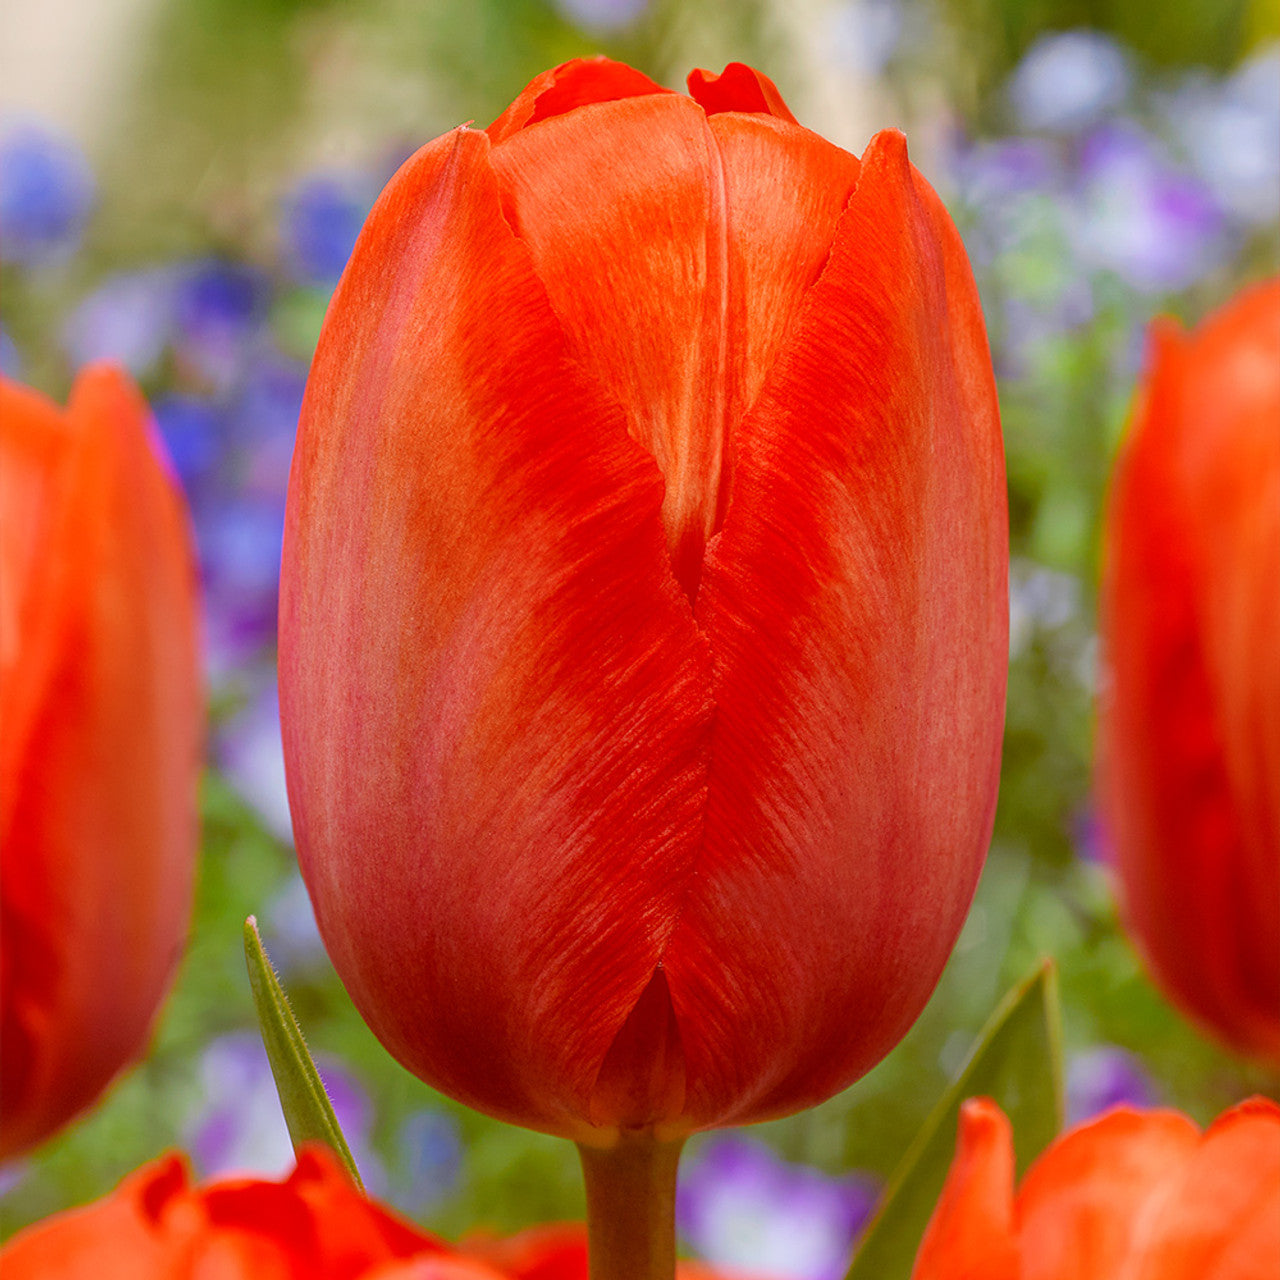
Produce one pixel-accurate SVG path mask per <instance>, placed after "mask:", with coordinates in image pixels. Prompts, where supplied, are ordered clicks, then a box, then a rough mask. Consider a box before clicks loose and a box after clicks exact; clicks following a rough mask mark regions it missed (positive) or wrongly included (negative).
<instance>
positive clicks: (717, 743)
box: [663, 134, 1008, 1123]
mask: <svg viewBox="0 0 1280 1280" xmlns="http://www.w3.org/2000/svg"><path fill="white" fill-rule="evenodd" d="M1003 486H1004V467H1003V450H1002V445H1001V438H1000V431H999V422H998V416H997V410H996V401H995V390H994V385H993V381H992V375H991V368H990V362H989V358H988V355H987V349H986V338H985V330H984V328H983V323H982V315H981V309H980V307H979V304H978V299H977V294H976V290H975V289H974V286H973V281H972V277H971V275H970V273H969V269H968V264H967V260H966V259H965V256H964V251H963V248H962V246H961V244H960V240H959V236H958V234H957V233H956V231H955V228H954V227H953V226H952V224H951V222H950V220H949V219H948V218H947V216H946V214H945V212H944V211H943V210H942V208H941V205H940V204H939V203H938V201H937V198H936V196H934V195H933V193H932V192H931V191H930V190H929V189H928V187H927V186H926V185H925V184H924V182H923V180H921V179H920V178H919V177H918V175H915V173H914V171H913V170H912V169H911V168H910V166H909V164H908V162H907V158H906V150H905V145H904V143H903V140H902V139H901V137H900V135H896V134H880V135H878V136H877V138H876V139H875V140H874V141H873V142H872V144H871V145H870V146H869V147H868V149H867V152H866V154H865V155H864V157H863V161H862V166H861V173H860V177H859V182H858V187H857V190H856V192H855V193H854V195H853V197H852V198H851V199H850V202H849V205H848V208H847V209H846V210H845V212H844V214H843V216H842V218H841V222H840V225H839V229H838V231H837V233H836V238H835V243H834V246H833V248H832V251H831V255H830V259H829V261H828V262H827V265H826V268H825V270H824V271H823V273H822V275H821V276H820V278H819V279H818V281H817V283H816V284H814V285H813V286H812V288H811V289H810V290H809V292H808V294H807V296H806V297H805V299H804V302H803V307H802V310H801V313H800V316H799V319H798V321H797V323H796V326H795V330H794V332H793V334H792V336H791V339H790V341H789V343H788V344H787V345H786V346H785V347H784V349H783V350H782V352H781V354H780V355H779V356H778V357H777V361H776V363H775V365H774V367H773V369H772V370H771V372H770V373H769V375H768V376H767V378H766V380H765V383H764V386H763V389H762V391H761V393H760V396H759V399H758V401H757V402H756V404H755V406H754V408H753V409H752V410H751V411H750V412H749V413H748V414H747V415H746V417H745V418H744V419H743V422H742V424H741V426H740V428H739V430H738V433H737V436H736V462H735V470H734V477H733V483H732V488H731V493H730V498H729V505H728V509H727V512H726V515H725V521H724V526H723V528H722V530H721V531H720V533H719V536H718V538H717V539H716V540H714V541H713V542H712V544H711V546H710V548H709V550H708V555H707V560H706V564H705V566H704V570H703V577H702V589H701V593H700V595H699V597H698V601H697V610H696V612H697V617H698V620H699V623H700V625H701V627H702V628H703V630H704V632H705V633H706V635H707V636H708V638H709V640H710V642H711V645H712V650H713V653H714V655H715V664H716V666H715V683H714V690H715V700H716V707H717V712H716V720H715V729H714V736H713V739H712V757H711V766H710V781H709V786H710V791H709V800H708V813H707V826H706V835H705V843H704V848H703V852H702V855H701V857H700V859H699V865H698V872H699V874H698V878H697V880H696V881H694V882H693V883H692V884H691V886H690V890H689V893H688V895H687V897H686V899H685V902H684V908H683V912H682V915H681V918H680V921H679V924H678V926H677V928H676V931H675V933H674V934H673V936H672V940H671V943H670V945H669V947H668V949H667V951H666V953H665V955H664V957H663V964H664V968H665V971H666V974H667V979H668V982H669V985H670V990H671V996H672V1001H673V1004H674V1008H675V1012H676V1017H677V1020H678V1022H679V1025H680V1029H681V1034H682V1037H683V1044H684V1051H685V1055H686V1060H687V1066H688V1078H689V1081H690V1088H689V1102H688V1114H690V1115H691V1116H696V1117H697V1118H698V1120H699V1122H700V1123H710V1122H715V1123H726V1122H733V1121H734V1120H738V1119H745V1118H751V1119H760V1118H764V1117H766V1116H767V1115H769V1114H771V1113H772V1112H773V1110H774V1109H775V1108H777V1109H782V1108H784V1107H785V1108H787V1109H794V1108H796V1107H798V1106H803V1105H806V1104H807V1103H808V1102H812V1101H817V1100H819V1099H821V1098H824V1097H827V1096H830V1094H831V1093H833V1092H835V1091H836V1090H838V1089H839V1088H842V1087H843V1086H844V1085H845V1084H847V1083H848V1082H849V1081H850V1080H852V1079H854V1078H856V1077H857V1076H858V1075H859V1074H861V1073H862V1072H864V1071H865V1070H867V1069H868V1068H869V1067H870V1066H871V1065H872V1064H873V1063H874V1062H876V1061H877V1060H878V1059H879V1058H880V1057H881V1056H883V1054H884V1053H885V1052H886V1051H887V1050H888V1048H889V1047H890V1046H891V1045H892V1044H893V1043H895V1042H896V1040H897V1039H899V1038H900V1037H901V1035H902V1034H903V1033H904V1032H905V1030H906V1028H907V1027H908V1026H909V1025H910V1022H911V1021H912V1019H913V1018H914V1017H915V1016H916V1014H917V1013H918V1011H919V1010H920V1008H921V1007H922V1006H923V1004H924V1002H925V1000H926V999H927V997H928V995H929V993H930V991H931V990H932V989H933V986H934V984H935V983H936V981H937V976H938V974H939V973H940V972H941V969H942V966H943V963H944V962H945V960H946V957H947V955H948V953H949V951H950V949H951V946H952V944H953V942H954V939H955V936H956V934H957V932H958V930H959V927H960V924H961V922H962V920H963V916H964V912H965V909H966V907H967V904H968V902H969V900H970V897H971V895H972V891H973V888H974V885H975V884H976V881H977V876H978V872H979V870H980V868H981V864H982V859H983V856H984V854H985V852H986V845H987V841H988V839H989V836H990V831H991V823H992V819H993V814H994V803H995V793H996V782H997V778H998V771H999V758H1000V726H1001V720H1002V709H1003V704H1004V680H1005V669H1006V662H1007V620H1008V597H1007V560H1006V546H1007V543H1006V537H1007V532H1006V524H1005V516H1004V512H1005V505H1004V489H1003ZM975 512H983V513H988V514H987V515H986V518H985V519H984V520H977V519H975V517H974V513H975ZM904 884H910V885H913V886H916V889H915V890H914V891H913V892H912V893H909V894H904V893H903V891H902V886H903V885H904ZM868 1028H875V1031H874V1032H871V1033H869V1031H868ZM726 1043H732V1044H734V1045H736V1046H739V1049H738V1051H737V1052H735V1054H733V1055H732V1057H731V1058H728V1057H726V1056H725V1055H723V1054H721V1053H718V1052H717V1048H716V1046H718V1045H722V1044H726ZM793 1046H794V1047H793Z"/></svg>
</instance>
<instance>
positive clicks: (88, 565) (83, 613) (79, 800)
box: [0, 367, 202, 1156]
mask: <svg viewBox="0 0 1280 1280" xmlns="http://www.w3.org/2000/svg"><path fill="white" fill-rule="evenodd" d="M194 564H195V562H194V556H193V549H192V541H191V534H190V530H189V527H188V520H187V514H186V509H185V506H184V504H183V501H182V498H181V496H180V494H179V491H178V489H177V487H176V484H175V482H174V480H173V479H172V477H171V476H170V474H169V472H168V471H167V469H166V467H165V465H164V464H163V463H162V462H161V460H160V458H159V456H158V453H157V445H156V442H155V439H154V436H153V433H152V430H151V427H150V424H149V419H148V415H147V409H146V405H145V404H144V403H143V401H142V399H141V397H140V396H139V395H138V393H137V391H136V390H135V389H134V388H133V386H132V385H131V384H130V383H129V382H128V381H127V380H126V379H125V377H124V376H123V375H122V374H120V373H118V372H116V371H115V370H113V369H110V368H105V367H103V368H93V369H90V370H87V371H86V372H85V373H83V374H82V375H81V376H80V378H79V379H78V380H77V382H76V385H75V389H74V390H73V392H72V395H71V401H70V404H69V405H68V407H67V409H66V411H65V412H62V411H60V410H59V409H58V408H56V407H55V406H54V405H53V404H52V403H50V402H49V401H47V400H46V399H45V398H44V397H43V396H40V395H38V394H36V393H35V392H33V391H29V390H27V389H26V388H23V387H20V386H17V385H15V384H14V383H12V382H9V381H7V380H0V717H2V720H3V725H2V728H3V732H2V733H0V1156H8V1155H12V1154H14V1153H15V1152H19V1151H22V1150H24V1149H26V1148H28V1147H30V1146H32V1145H34V1144H35V1143H37V1142H39V1141H41V1140H42V1139H43V1138H46V1137H47V1136H49V1135H50V1134H51V1133H52V1132H53V1131H54V1130H56V1129H57V1128H58V1127H59V1126H60V1125H62V1124H64V1123H66V1121H68V1120H69V1119H71V1117H72V1116H74V1115H76V1114H77V1113H78V1112H79V1111H81V1110H83V1109H84V1108H85V1107H86V1106H88V1105H89V1104H90V1103H91V1102H92V1101H93V1100H94V1099H95V1098H96V1097H97V1096H98V1095H99V1094H100V1093H101V1092H102V1090H103V1089H104V1088H105V1087H106V1085H107V1084H108V1082H109V1081H110V1080H111V1078H112V1077H113V1076H114V1075H115V1074H116V1073H117V1072H118V1071H119V1070H120V1069H121V1068H122V1067H124V1066H125V1065H127V1064H128V1063H130V1062H132V1061H134V1060H135V1059H136V1058H138V1057H139V1056H140V1054H141V1053H142V1052H143V1050H144V1048H145V1046H146V1042H147V1038H148V1034H149V1032H150V1028H151V1024H152V1021H153V1019H154V1017H155V1013H156V1009H157V1007H158V1005H159V1003H160V1000H161V998H162V997H163V995H164V993H165V991H166V989H167V987H168V985H169V982H170V980H171V978H172V976H173V971H174V967H175V965H176V964H177V961H178V957H179V953H180V951H181V948H182V944H183V940H184V938H185V937H186V932H187V923H188V920H189V918H190V913H191V892H192V879H193V874H194V869H195V851H196V779H197V773H198V768H199V744H200V733H201V730H200V726H201V715H202V706H201V692H200V681H199V674H198V663H197V653H196V577H195V567H194Z"/></svg>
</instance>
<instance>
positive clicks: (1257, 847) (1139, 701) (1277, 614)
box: [1099, 284, 1280, 1061]
mask: <svg viewBox="0 0 1280 1280" xmlns="http://www.w3.org/2000/svg"><path fill="white" fill-rule="evenodd" d="M1151 366H1152V367H1151V372H1150V375H1149V377H1148V381H1147V386H1146V393H1145V397H1144V399H1143V401H1142V403H1141V404H1140V405H1139V406H1138V409H1137V411H1136V413H1135V421H1134V424H1133V428H1132V431H1131V434H1130V437H1129V441H1128V444H1127V446H1126V449H1125V452H1124V454H1123V455H1122V457H1121V460H1120V462H1119V463H1118V465H1117V469H1116V475H1115V479H1114V482H1113V486H1112V493H1111V496H1110V512H1109V530H1110V537H1109V541H1108V547H1107V551H1108V555H1107V565H1106V571H1105V574H1104V583H1103V599H1102V613H1103V621H1104V634H1105V637H1106V649H1105V657H1106V660H1107V664H1108V667H1109V670H1110V673H1111V674H1110V678H1109V680H1108V681H1107V684H1106V686H1105V690H1104V698H1103V715H1102V718H1101V728H1100V765H1099V779H1100V785H1101V788H1102V792H1103V801H1104V806H1105V812H1106V816H1107V821H1108V825H1109V826H1110V828H1111V834H1112V843H1113V846H1114V848H1115V850H1116V857H1117V864H1118V867H1119V871H1120V878H1121V882H1122V888H1123V890H1124V905H1125V914H1126V918H1127V921H1128V923H1129V924H1130V926H1131V928H1132V929H1133V931H1134V933H1135V935H1136V938H1137V940H1138V942H1139V943H1140V945H1141V947H1142V949H1143V951H1144V953H1145V955H1146V958H1147V960H1148V962H1149V964H1150V965H1151V967H1152V969H1153V970H1154V972H1155V974H1156V976H1157V977H1158V978H1159V980H1160V981H1161V984H1162V986H1164V988H1165V989H1166V990H1167V991H1169V992H1170V993H1171V994H1172V995H1173V996H1174V998H1175V999H1177V1000H1178V1001H1179V1003H1180V1004H1181V1005H1182V1006H1183V1007H1184V1008H1186V1009H1187V1011H1188V1012H1189V1013H1191V1014H1192V1015H1193V1016H1195V1017H1197V1018H1198V1019H1200V1020H1201V1021H1202V1022H1204V1023H1206V1024H1207V1025H1209V1026H1210V1027H1212V1028H1214V1029H1216V1030H1217V1032H1218V1033H1219V1034H1221V1035H1222V1036H1223V1037H1224V1038H1226V1039H1227V1040H1228V1041H1229V1042H1231V1043H1233V1044H1235V1045H1236V1046H1237V1047H1238V1048H1241V1049H1243V1050H1245V1051H1246V1052H1252V1053H1257V1054H1260V1055H1262V1056H1265V1057H1269V1058H1271V1059H1273V1060H1276V1061H1280V859H1277V857H1276V850H1277V848H1280V647H1278V646H1277V645H1276V643H1275V636H1276V635H1277V634H1278V633H1280V591H1276V590H1274V584H1275V582H1276V581H1278V580H1280V431H1277V429H1276V426H1275V423H1276V420H1277V416H1278V415H1280V284H1273V285H1269V286H1264V287H1262V288H1259V289H1256V290H1254V291H1252V293H1251V294H1248V295H1246V296H1245V298H1243V299H1242V300H1241V301H1240V302H1237V303H1235V304H1233V306H1232V307H1230V308H1228V309H1226V310H1225V311H1224V312H1223V313H1222V315H1221V317H1220V318H1218V319H1216V320H1215V321H1211V322H1209V324H1207V325H1206V326H1205V328H1204V329H1203V330H1201V331H1199V332H1197V334H1195V335H1194V336H1192V337H1190V338H1188V337H1186V336H1184V335H1183V334H1182V333H1181V332H1180V331H1179V330H1177V329H1176V328H1175V327H1174V326H1172V325H1169V324H1165V325H1160V326H1157V327H1155V328H1154V329H1153V333H1152V359H1151ZM1187 939H1194V940H1195V945H1193V946H1188V945H1187V943H1186V940H1187Z"/></svg>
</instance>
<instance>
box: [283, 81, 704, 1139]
mask: <svg viewBox="0 0 1280 1280" xmlns="http://www.w3.org/2000/svg"><path fill="white" fill-rule="evenodd" d="M613 105H614V104H608V105H607V106H606V107H605V108H591V109H592V110H602V109H608V108H609V107H610V106H613ZM622 105H625V104H622ZM584 110H585V109H584ZM551 127H552V126H551V124H548V125H547V126H545V128H546V129H548V130H549V129H550V128H551ZM542 131H543V130H541V129H539V130H529V131H527V132H526V133H524V134H522V135H519V136H520V137H532V136H534V135H535V134H538V133H541V132H542ZM513 141H514V140H513ZM508 145H511V144H508ZM489 151H490V144H489V141H488V138H487V137H486V136H485V135H484V134H481V133H478V132H473V131H470V130H459V131H456V132H455V133H453V134H451V135H448V136H446V137H445V138H442V139H439V140H437V141H436V142H434V143H432V144H430V145H428V146H427V147H425V148H424V149H423V150H422V151H420V152H419V153H418V154H417V156H415V157H414V158H413V159H412V160H411V161H409V162H408V164H407V165H406V166H405V167H404V168H403V169H402V170H401V172H400V174H399V175H398V176H397V177H396V178H395V179H394V180H393V181H392V183H391V184H390V186H389V187H388V189H387V190H386V192H384V194H383V196H382V198H381V200H380V201H379V204H378V205H377V207H376V208H375V210H374V212H373V214H372V216H371V218H370V221H369V222H368V224H367V225H366V227H365V230H364V232H363V233H362V236H361V239H360V241H359V243H358V244H357V246H356V250H355V252H354V254H353V256H352V259H351V264H350V266H349V267H348V270H347V273H346V275H345V277H344V279H343V282H342V284H341V285H340V286H339V290H338V293H337V295H336V296H335V299H334V302H333V304H332V306H331V308H330V313H329V320H328V322H327V324H326V329H325V332H324V335H323V336H322V338H321V342H320V345H319V348H318V350H317V354H316V359H315V363H314V365H313V368H312V372H311V377H310V380H309V383H308V389H307V397H306V401H305V404H304V407H303V413H302V421H301V424H300V429H299V435H298V445H297V449H296V452H295V456H294V464H293V472H292V476H291V479H290V493H289V514H288V518H287V523H286V533H285V553H284V561H285V563H284V574H283V579H282V581H283V589H282V596H281V658H280V673H281V705H282V722H283V724H284V738H285V758H286V763H287V766H288V781H289V791H290V801H291V807H292V809H293V813H294V822H295V834H296V837H297V844H298V851H299V858H300V861H301V864H302V868H303V872H304V875H305V877H306V879H307V883H308V886H309V888H310V891H311V894H312V897H313V901H314V903H315V906H316V913H317V919H318V921H319V924H320V929H321V932H322V934H323V935H324V938H325V942H326V945H327V947H328V949H329V953H330V955H331V956H332V957H333V960H334V963H335V965H336V966H337V968H338V971H339V973H340V974H341V976H342V978H343V980H344V982H345V983H346V985H347V987H348V990H350V992H351V994H352V996H353V998H354V999H355V1001H356V1004H357V1006H358V1007H359V1008H360V1009H361V1012H362V1013H363V1014H364V1016H365V1018H366V1019H367V1020H368V1021H369V1023H370V1025H371V1026H372V1027H373V1028H374V1030H375V1031H376V1032H377V1034H378V1035H379V1037H380V1038H381V1039H382V1041H383V1043H384V1044H385V1045H386V1046H387V1047H388V1048H389V1049H390V1050H391V1051H392V1052H393V1053H394V1054H395V1055H396V1056H397V1057H398V1058H399V1059H400V1060H401V1061H402V1062H404V1063H405V1064H406V1065H407V1066H409V1067H410V1069H412V1070H414V1071H415V1072H417V1073H418V1074H420V1075H422V1076H424V1077H425V1078H427V1079H430V1080H432V1081H433V1082H434V1083H436V1084H437V1085H438V1086H439V1087H440V1088H442V1089H445V1090H446V1091H448V1092H450V1093H452V1094H453V1095H454V1096H455V1097H458V1098H460V1099H463V1100H465V1101H468V1102H470V1103H472V1104H473V1105H476V1106H479V1107H481V1108H482V1109H484V1110H487V1111H489V1112H491V1113H493V1114H497V1115H500V1116H509V1117H511V1118H513V1119H516V1120H518V1121H520V1122H521V1123H525V1124H530V1125H534V1126H542V1127H545V1128H547V1129H549V1130H551V1131H554V1132H565V1133H569V1134H574V1133H579V1132H583V1131H584V1124H585V1122H584V1119H583V1117H585V1116H586V1115H587V1114H588V1110H589V1105H590V1095H591V1091H592V1088H593V1086H594V1084H595V1080H596V1076H597V1074H598V1072H599V1071H600V1068H601V1064H602V1063H603V1061H604V1059H605V1056H606V1053H607V1051H608V1049H609V1047H610V1045H611V1044H612V1042H613V1041H614V1039H615V1037H617V1036H618V1033H619V1031H620V1029H621V1028H622V1026H623V1024H624V1023H625V1022H626V1021H627V1019H628V1017H629V1015H630V1014H631V1012H632V1010H633V1008H634V1007H635V1006H636V1004H637V1001H639V999H640V996H641V994H642V992H644V991H645V989H646V988H647V987H648V986H649V985H650V983H651V981H652V979H653V976H654V973H655V969H656V966H657V962H658V959H659V957H660V954H661V951H662V948H663V946H664V945H665V943H666V940H667V937H668V935H669V933H670V929H671V924H672V921H673V920H674V918H675V915H676V912H677V906H678V902H679V900H680V896H681V893H682V891H683V889H684V887H685V885H686V883H687V882H688V880H689V878H690V877H691V876H692V875H693V874H694V857H695V853H696V846H697V842H698V839H699V836H700V834H701V829H702V819H703V807H704V801H705V795H706V788H705V770H706V762H705V761H706V739H707V734H708V725H709V720H710V717H711V713H712V708H711V704H710V699H709V696H708V689H709V686H710V660H709V656H708V653H707V650H706V644H705V641H704V640H703V639H702V637H700V636H699V635H698V632H697V629H696V627H695V626H694V623H693V620H692V617H691V614H690V610H689V606H688V602H687V601H686V600H685V598H684V596H683V595H682V594H681V592H680V590H679V587H678V586H677V584H676V582H675V580H674V578H673V577H672V576H671V572H670V567H669V562H668V559H667V554H666V544H665V538H664V534H663V529H662V524H661V515H660V513H661V503H662V482H661V477H660V476H659V474H658V472H657V469H656V468H655V467H654V465H653V462H652V460H651V459H650V458H649V457H647V456H646V455H645V454H644V453H643V451H642V450H641V449H639V448H638V447H637V446H636V444H635V443H634V442H633V441H632V440H631V439H630V438H629V436H628V435H627V431H626V424H625V421H624V419H623V416H622V414H621V412H620V410H619V409H618V408H617V406H616V405H615V404H614V403H613V402H612V401H610V400H609V399H608V397H607V396H604V395H603V394H602V393H601V391H600V389H599V388H598V386H597V385H596V384H595V383H594V382H593V380H592V379H590V378H589V377H588V376H587V375H586V374H585V373H584V371H583V370H582V369H581V367H580V366H579V365H578V364H577V362H576V361H575V360H574V358H573V354H572V352H571V350H570V349H569V347H568V344H567V343H566V340H565V337H564V334H563V332H562V329H561V327H560V324H559V323H558V321H557V319H556V317H555V315H554V313H553V311H552V309H551V307H550V305H549V304H548V302H547V297H546V293H545V291H544V290H543V288H542V286H541V284H540V283H539V281H538V278H537V276H536V275H535V273H534V270H533V266H532V263H531V261H530V257H529V253H528V250H527V248H526V247H525V246H524V245H523V244H522V243H521V242H520V240H519V239H517V238H516V236H515V235H513V234H512V231H511V228H510V226H509V224H508V223H507V221H506V220H505V218H504V217H503V213H502V208H501V203H500V194H499V189H498V185H497V181H496V178H495V175H494V173H493V170H492V168H491V166H490V162H489ZM393 991H394V992H395V993H396V998H395V999H394V1000H389V999H388V998H387V993H388V992H393ZM584 1011H587V1012H585V1013H584ZM675 1065H677V1064H673V1067H674V1066H675ZM597 1118H598V1120H599V1122H600V1123H602V1124H607V1123H609V1122H610V1121H611V1119H612V1118H611V1117H609V1116H607V1115H605V1116H599V1117H597Z"/></svg>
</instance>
